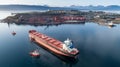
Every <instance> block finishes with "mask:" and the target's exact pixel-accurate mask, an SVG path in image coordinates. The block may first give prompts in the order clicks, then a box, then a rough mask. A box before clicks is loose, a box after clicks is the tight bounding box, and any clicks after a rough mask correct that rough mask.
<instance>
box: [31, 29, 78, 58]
mask: <svg viewBox="0 0 120 67" xmlns="http://www.w3.org/2000/svg"><path fill="white" fill-rule="evenodd" d="M29 37H30V40H34V42H36V43H38V44H39V45H40V46H43V47H45V48H46V49H48V50H49V51H51V52H53V53H55V54H58V55H62V56H66V57H75V56H76V55H77V54H78V53H79V51H78V49H76V48H74V47H73V43H72V41H71V40H70V39H69V38H68V39H67V40H65V41H64V42H61V41H59V40H57V39H54V38H51V37H49V36H46V35H44V34H42V33H38V32H36V30H30V31H29Z"/></svg>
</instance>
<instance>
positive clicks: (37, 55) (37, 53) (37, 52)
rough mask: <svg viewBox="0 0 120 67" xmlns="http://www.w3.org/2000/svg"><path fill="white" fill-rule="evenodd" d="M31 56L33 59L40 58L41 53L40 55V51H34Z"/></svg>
mask: <svg viewBox="0 0 120 67" xmlns="http://www.w3.org/2000/svg"><path fill="white" fill-rule="evenodd" d="M30 55H31V56H33V57H39V56H40V53H39V51H38V50H34V51H32V52H30Z"/></svg>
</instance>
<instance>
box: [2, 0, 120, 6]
mask: <svg viewBox="0 0 120 67" xmlns="http://www.w3.org/2000/svg"><path fill="white" fill-rule="evenodd" d="M3 4H5V5H6V4H27V5H49V6H70V5H81V6H86V5H104V6H107V5H119V4H120V0H0V5H3Z"/></svg>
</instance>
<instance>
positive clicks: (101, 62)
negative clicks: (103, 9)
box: [0, 23, 120, 67]
mask: <svg viewBox="0 0 120 67" xmlns="http://www.w3.org/2000/svg"><path fill="white" fill-rule="evenodd" d="M30 29H35V30H37V31H39V32H42V33H44V34H46V35H49V36H51V37H54V38H56V39H58V40H60V41H64V40H65V39H66V38H68V37H69V38H70V39H72V40H73V42H74V44H75V47H76V48H77V49H79V51H80V54H79V55H78V58H77V59H76V61H75V62H74V61H70V60H67V59H65V58H64V59H61V58H60V57H58V56H56V55H54V54H51V53H50V52H49V51H47V50H45V49H43V48H41V47H40V46H37V45H36V44H35V43H32V42H31V41H30V40H29V37H28V31H29V30H30ZM13 30H14V31H15V32H16V33H17V34H16V35H15V36H13V35H11V32H12V31H13ZM34 49H39V50H40V54H41V56H40V58H34V57H31V56H30V55H29V52H30V51H32V50H34ZM56 66H57V67H120V25H116V27H113V28H108V27H106V26H101V25H98V24H95V23H85V24H63V25H58V26H49V27H47V26H30V25H16V24H10V25H8V24H7V23H0V67H56Z"/></svg>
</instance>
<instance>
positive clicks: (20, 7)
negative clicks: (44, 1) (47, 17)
mask: <svg viewBox="0 0 120 67" xmlns="http://www.w3.org/2000/svg"><path fill="white" fill-rule="evenodd" d="M48 9H49V10H120V6H119V5H109V6H102V5H98V6H93V5H89V6H76V5H71V6H69V7H50V6H47V5H43V6H41V5H0V10H48Z"/></svg>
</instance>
